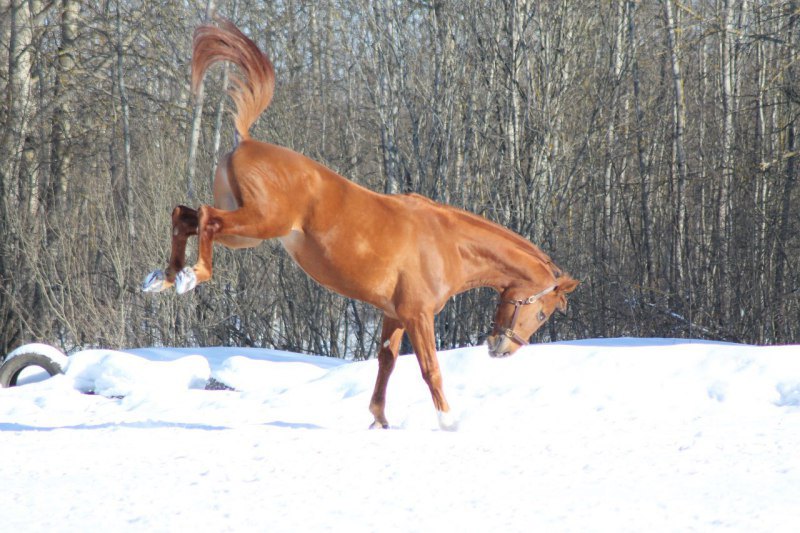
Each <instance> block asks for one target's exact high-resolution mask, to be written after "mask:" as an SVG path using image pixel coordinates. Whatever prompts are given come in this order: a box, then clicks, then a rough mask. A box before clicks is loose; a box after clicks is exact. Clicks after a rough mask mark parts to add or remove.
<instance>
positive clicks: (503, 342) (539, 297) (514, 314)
mask: <svg viewBox="0 0 800 533" xmlns="http://www.w3.org/2000/svg"><path fill="white" fill-rule="evenodd" d="M578 283H580V282H579V281H578V280H576V279H572V278H571V277H569V276H563V277H560V278H558V279H556V281H555V283H553V284H552V285H550V286H548V287H545V288H544V289H540V290H538V291H534V290H533V289H531V287H530V286H526V287H509V288H507V289H505V290H503V291H502V292H501V293H500V303H499V304H498V305H497V311H495V314H494V320H493V322H492V333H491V334H490V335H489V336H488V337H487V338H486V344H487V345H488V346H489V355H491V356H492V357H506V356H509V355H511V354H513V353H514V352H516V351H517V350H519V349H520V347H521V346H524V345H526V344H528V339H529V338H530V337H531V335H533V334H534V333H535V332H536V331H537V330H538V329H539V328H540V327H542V325H543V324H544V323H545V322H547V319H548V318H550V315H552V314H553V312H555V311H556V310H558V311H560V312H562V313H565V312H566V311H567V296H566V295H567V294H568V293H570V292H572V291H574V290H575V287H577V286H578Z"/></svg>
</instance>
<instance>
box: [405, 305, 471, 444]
mask: <svg viewBox="0 0 800 533" xmlns="http://www.w3.org/2000/svg"><path fill="white" fill-rule="evenodd" d="M403 324H404V325H405V327H406V331H408V336H409V338H410V339H411V345H412V346H413V347H414V353H415V354H416V356H417V361H418V362H419V368H420V370H421V371H422V378H423V379H424V380H425V383H426V384H427V385H428V388H429V389H430V391H431V398H432V399H433V405H434V406H435V407H436V412H437V414H438V415H439V427H441V428H442V429H444V430H446V431H455V430H456V429H458V422H457V421H456V420H455V419H454V418H453V415H452V414H451V413H450V405H449V404H448V403H447V399H446V398H445V397H444V389H443V388H442V372H441V370H439V360H438V359H437V357H436V341H435V338H434V331H433V315H432V314H430V315H429V314H427V313H422V314H420V315H418V316H415V317H413V318H411V319H409V320H405V321H403Z"/></svg>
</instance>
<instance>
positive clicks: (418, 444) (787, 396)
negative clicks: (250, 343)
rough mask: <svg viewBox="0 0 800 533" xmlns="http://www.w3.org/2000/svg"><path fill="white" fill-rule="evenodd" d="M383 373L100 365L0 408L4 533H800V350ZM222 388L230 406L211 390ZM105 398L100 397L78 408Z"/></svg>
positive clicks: (86, 359) (453, 355)
mask: <svg viewBox="0 0 800 533" xmlns="http://www.w3.org/2000/svg"><path fill="white" fill-rule="evenodd" d="M440 361H441V364H442V370H443V375H444V380H445V391H446V393H447V396H448V400H449V401H450V403H451V405H452V406H453V408H454V411H455V413H456V415H457V417H458V419H459V430H458V431H457V432H444V431H440V430H439V429H438V424H437V419H436V415H435V412H434V409H433V405H432V402H431V399H430V395H429V394H428V391H427V388H426V387H425V385H424V383H423V381H422V379H421V378H420V376H419V370H418V367H417V364H416V360H415V359H414V358H413V356H402V357H401V358H400V360H399V361H398V365H397V368H396V370H395V373H394V375H393V376H392V379H391V381H390V383H389V392H388V402H387V416H388V417H389V421H390V422H391V423H392V424H393V429H392V430H388V431H382V430H373V431H370V430H367V427H368V426H369V424H370V422H371V421H372V420H371V415H370V414H369V412H368V410H367V405H368V403H369V397H370V394H371V392H372V386H373V383H374V379H375V374H376V371H377V362H376V361H374V360H371V361H365V362H345V361H340V360H334V359H328V358H323V357H314V356H302V355H296V354H287V353H281V352H275V351H270V350H257V349H240V348H212V349H155V348H153V349H140V350H130V351H129V352H127V353H123V352H113V351H108V350H87V351H84V352H79V353H76V354H74V355H72V356H70V357H69V359H68V364H67V367H66V374H65V375H60V376H56V377H54V378H51V379H48V380H44V381H40V382H35V380H36V378H35V376H34V377H28V378H27V381H29V382H30V381H34V382H32V383H28V384H25V385H22V386H19V387H15V388H11V389H2V390H0V502H1V503H0V529H1V530H3V531H48V532H49V531H147V532H150V531H271V532H272V531H347V532H360V531H380V532H385V531H448V532H449V531H459V532H461V531H474V532H484V531H582V532H583V531H613V532H619V531H670V532H671V531H717V530H719V531H743V532H753V531H769V532H772V531H796V530H797V528H798V524H800V346H785V347H751V346H742V345H733V344H721V343H705V342H688V341H677V340H664V339H611V340H586V341H579V342H564V343H554V344H547V345H534V346H528V347H525V348H523V349H522V350H520V351H519V352H518V353H517V354H516V355H514V356H513V357H511V358H508V359H499V360H495V359H490V358H489V357H488V355H487V353H486V348H485V347H476V348H466V349H460V350H452V351H448V352H442V353H440ZM210 376H213V377H215V378H216V379H217V380H219V381H222V382H224V383H226V384H228V385H230V386H232V387H235V388H236V389H237V390H236V391H206V390H203V386H204V384H205V382H206V380H207V379H208V378H209V377H210ZM81 391H93V392H95V393H96V394H95V395H88V394H82V393H81Z"/></svg>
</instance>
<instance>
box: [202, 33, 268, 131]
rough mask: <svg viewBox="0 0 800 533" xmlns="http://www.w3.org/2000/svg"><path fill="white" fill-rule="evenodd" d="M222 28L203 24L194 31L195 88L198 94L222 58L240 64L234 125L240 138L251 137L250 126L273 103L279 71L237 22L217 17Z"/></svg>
mask: <svg viewBox="0 0 800 533" xmlns="http://www.w3.org/2000/svg"><path fill="white" fill-rule="evenodd" d="M217 20H218V22H219V27H216V26H210V25H203V26H200V27H198V28H197V29H196V30H195V32H194V44H193V50H192V91H194V92H195V93H197V90H198V87H199V86H200V82H201V81H202V80H203V75H205V73H206V70H208V68H209V67H210V66H211V65H213V64H214V63H216V62H218V61H230V62H231V63H233V64H234V65H236V66H237V67H239V71H240V74H241V75H239V74H232V75H231V77H230V79H231V81H232V82H233V85H234V86H233V87H232V88H231V89H229V90H228V94H229V95H230V97H231V99H233V103H234V105H235V106H236V115H235V116H234V119H233V120H234V126H235V127H236V132H237V133H238V135H239V138H240V139H242V140H246V139H249V138H250V133H249V132H250V127H251V126H252V125H253V123H254V122H255V121H256V119H257V118H258V116H259V115H260V114H261V113H262V112H263V111H264V110H265V109H266V108H267V106H269V103H270V102H271V101H272V93H273V90H274V89H275V70H274V68H273V67H272V62H270V60H269V58H268V57H267V56H266V55H265V54H264V52H262V51H261V50H259V49H258V46H256V44H255V43H254V42H253V41H251V40H250V39H249V38H248V37H247V36H246V35H245V34H244V33H242V32H241V31H240V30H239V28H237V27H236V26H234V24H233V23H232V22H231V21H229V20H225V19H222V18H218V19H217Z"/></svg>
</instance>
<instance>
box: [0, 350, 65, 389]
mask: <svg viewBox="0 0 800 533" xmlns="http://www.w3.org/2000/svg"><path fill="white" fill-rule="evenodd" d="M29 366H38V367H41V368H43V369H44V370H45V371H46V372H47V373H48V374H50V376H55V375H56V374H61V373H63V372H64V371H63V370H62V369H61V365H60V364H58V363H57V362H55V361H53V360H52V359H50V358H49V357H47V356H46V355H42V354H40V353H21V354H19V355H15V356H14V357H12V358H11V359H7V360H6V362H5V363H3V364H2V365H0V387H13V386H15V385H16V384H17V378H18V377H19V374H20V372H22V371H23V370H25V369H26V368H28V367H29Z"/></svg>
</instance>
